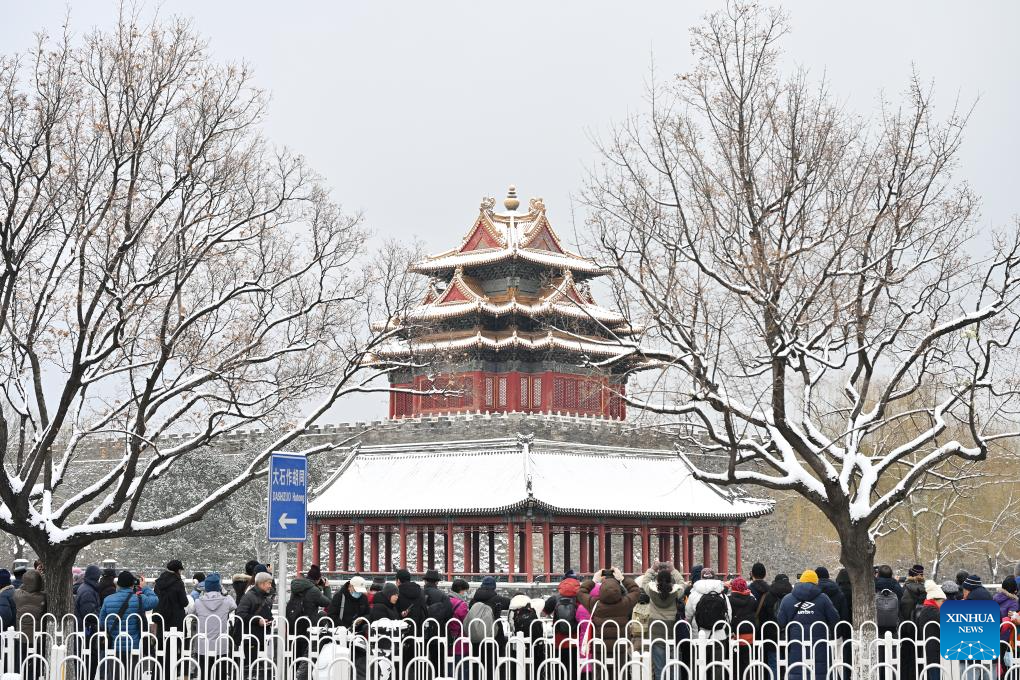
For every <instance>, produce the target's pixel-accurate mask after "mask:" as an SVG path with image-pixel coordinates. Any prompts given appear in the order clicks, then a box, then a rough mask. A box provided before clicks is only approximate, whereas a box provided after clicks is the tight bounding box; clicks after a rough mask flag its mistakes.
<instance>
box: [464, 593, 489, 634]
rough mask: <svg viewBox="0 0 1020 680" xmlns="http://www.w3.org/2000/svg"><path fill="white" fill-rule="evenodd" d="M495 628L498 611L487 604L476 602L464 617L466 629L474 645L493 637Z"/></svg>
mask: <svg viewBox="0 0 1020 680" xmlns="http://www.w3.org/2000/svg"><path fill="white" fill-rule="evenodd" d="M495 627H496V611H495V610H494V609H493V608H492V606H491V605H489V604H488V603H487V602H481V601H479V602H475V603H474V604H473V605H471V609H468V613H467V616H465V617H464V628H465V629H466V630H467V632H468V639H469V640H471V642H472V643H473V644H480V643H481V642H482V641H483V640H484V639H485V638H487V637H492V633H493V631H494V629H495Z"/></svg>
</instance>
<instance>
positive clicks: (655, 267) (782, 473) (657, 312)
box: [584, 4, 1020, 622]
mask: <svg viewBox="0 0 1020 680" xmlns="http://www.w3.org/2000/svg"><path fill="white" fill-rule="evenodd" d="M786 31H787V23H786V19H785V17H784V15H783V14H782V13H781V12H779V11H776V10H771V9H767V8H761V7H759V6H757V5H736V4H734V5H730V6H729V7H728V8H727V9H726V10H723V11H720V12H717V13H715V14H711V15H709V16H708V17H707V18H706V20H705V22H704V23H703V24H702V25H700V26H698V27H696V28H694V29H693V30H692V48H693V51H694V55H695V57H696V66H695V67H694V68H693V70H692V71H691V72H689V73H686V74H683V75H680V76H678V77H677V78H676V79H675V80H671V81H670V82H669V83H667V84H665V85H656V84H654V83H653V85H652V86H651V87H650V92H649V107H648V111H647V113H642V114H638V115H634V116H632V117H630V118H629V119H627V120H625V121H624V122H622V123H621V124H620V125H618V126H616V127H615V129H614V131H613V133H612V135H610V136H609V138H608V139H606V140H605V141H603V142H600V148H601V151H602V153H603V162H602V163H600V164H599V166H598V167H597V168H595V170H594V171H593V172H592V174H591V177H590V180H589V182H588V185H587V187H586V189H585V192H584V200H585V202H586V204H587V206H588V209H589V215H590V223H591V225H592V226H593V228H594V229H593V232H594V234H595V235H596V236H595V238H596V241H597V243H596V245H597V247H598V249H599V251H600V252H601V256H602V258H603V259H604V260H606V264H608V265H611V266H613V267H615V269H616V271H617V273H618V280H619V285H620V287H621V292H620V293H619V294H620V295H621V297H622V298H624V299H626V300H629V301H633V303H634V305H635V307H636V308H638V309H640V310H642V311H643V315H642V316H643V318H639V319H637V321H638V322H646V323H647V324H648V328H649V333H648V335H647V337H646V338H645V339H644V340H645V343H646V346H647V347H649V348H650V349H651V350H654V351H655V354H651V353H649V354H648V361H647V363H646V364H645V366H642V368H646V367H648V366H654V367H657V368H658V369H659V373H658V375H657V376H656V378H655V380H654V381H653V382H654V385H655V387H656V392H655V393H653V394H646V395H645V396H643V397H642V396H637V395H633V394H632V395H630V396H629V401H630V403H631V404H632V405H635V406H639V407H642V408H645V409H651V410H654V411H658V412H660V413H665V414H670V415H672V416H674V417H676V418H678V419H680V420H681V421H682V422H684V423H686V424H687V425H688V427H689V428H690V431H692V432H693V433H694V434H693V435H692V436H691V438H690V444H691V445H692V446H698V447H701V449H702V450H703V451H704V452H705V453H706V454H708V455H709V456H716V457H717V458H719V459H720V466H719V468H718V469H711V470H710V469H701V470H699V471H698V476H699V477H701V478H702V479H704V480H707V481H710V482H715V483H719V484H755V485H761V486H764V487H768V488H771V489H785V490H792V491H794V492H796V493H798V494H800V495H801V496H803V497H804V498H806V499H807V500H808V501H810V502H811V503H813V504H814V505H815V506H817V507H818V508H819V509H820V510H821V512H822V513H824V515H825V517H826V518H827V519H828V521H829V522H831V524H832V526H833V527H834V529H835V531H836V533H837V534H838V537H839V540H840V554H841V561H842V563H843V565H844V566H845V567H846V568H847V570H848V571H849V575H850V578H851V581H852V585H853V588H854V592H856V593H871V592H873V590H874V582H873V578H872V565H873V562H874V555H875V544H874V541H873V540H872V537H871V529H872V527H873V526H874V524H875V523H876V521H878V519H879V518H880V517H882V515H883V513H885V512H887V511H888V510H889V508H891V507H893V506H895V505H896V504H898V503H900V502H901V501H903V499H904V498H905V497H906V496H907V495H908V494H909V493H910V491H911V489H913V488H914V487H915V485H916V484H918V482H919V481H920V480H922V479H924V478H925V475H926V474H927V473H928V471H930V470H932V469H933V468H934V467H935V466H937V465H939V464H940V463H942V462H943V461H946V460H949V459H952V458H957V459H961V460H971V461H976V460H982V459H984V458H985V456H986V454H987V451H988V448H989V446H990V445H991V443H992V442H993V441H995V440H996V439H1001V438H1003V437H1011V436H1015V434H1016V433H1015V432H1010V431H1006V430H1004V429H1002V423H1003V422H1004V421H1006V420H1007V419H1008V416H1009V415H1011V410H1010V409H1012V408H1013V407H1014V406H1015V389H1014V388H1015V384H1016V383H1015V381H1014V380H1013V379H1012V376H1011V375H1010V374H1009V371H1010V370H1011V368H1012V367H1013V366H1014V364H1013V362H1012V345H1013V343H1014V340H1015V337H1016V332H1017V329H1018V325H1020V324H1018V317H1017V314H1016V304H1015V303H1016V298H1017V294H1018V290H1020V281H1018V274H1020V271H1018V268H1017V265H1018V259H1017V258H1018V254H1020V243H1018V240H1017V236H1016V231H1015V230H1013V231H1012V233H1010V234H1008V235H1005V236H993V235H990V234H975V231H974V228H973V221H974V217H975V212H976V199H975V197H974V196H973V195H972V193H971V192H970V190H969V189H968V188H967V186H966V184H965V183H963V182H961V181H959V180H957V179H956V178H955V177H954V174H953V173H954V170H955V166H956V163H957V156H958V152H959V149H960V144H961V139H962V137H961V135H962V133H963V129H964V126H965V124H966V122H967V114H966V112H961V111H959V110H956V109H953V110H951V111H949V113H948V115H947V117H945V118H943V119H940V118H939V117H938V116H936V114H935V113H934V111H933V102H932V96H931V92H930V89H928V88H926V87H924V86H923V85H922V84H921V83H920V82H919V80H918V79H917V78H916V77H915V78H914V79H913V80H912V81H911V82H910V84H909V88H908V90H907V92H906V93H905V96H904V99H903V101H902V103H899V104H893V103H890V102H883V104H882V106H881V109H880V111H879V112H878V113H877V115H876V116H875V117H874V118H873V119H871V120H864V119H861V118H860V117H858V116H856V115H854V114H851V113H849V112H847V111H846V110H845V109H844V108H843V107H842V106H841V105H840V104H838V103H837V102H835V101H834V100H833V98H832V96H831V95H830V94H829V93H828V91H827V89H826V86H825V84H824V83H821V84H819V83H812V81H811V79H810V78H809V77H808V74H807V73H806V72H805V71H803V70H798V71H795V72H793V74H792V75H790V76H785V75H783V74H782V73H781V71H780V68H779V64H778V59H779V49H778V44H779V41H780V39H781V38H782V36H783V35H784V34H785V33H786ZM971 249H977V250H980V251H981V254H980V256H977V257H974V258H971V257H970V256H969V255H968V253H969V252H970V250H971ZM918 393H923V394H924V395H925V396H924V399H923V400H922V402H921V403H911V402H910V400H914V399H915V398H916V394H918ZM904 403H909V404H910V406H909V408H901V404H904ZM905 423H906V424H907V425H908V426H909V427H908V429H909V430H910V436H909V437H906V438H903V436H902V435H903V432H904V424H905ZM951 426H952V427H951ZM959 431H963V432H964V434H965V436H964V437H963V438H959V437H956V436H955V435H956V434H957V433H958V432H959ZM854 618H855V620H856V621H858V622H860V621H864V620H869V619H873V618H874V600H873V598H872V597H870V596H862V597H855V598H854Z"/></svg>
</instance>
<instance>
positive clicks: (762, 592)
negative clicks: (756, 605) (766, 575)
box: [747, 578, 769, 602]
mask: <svg viewBox="0 0 1020 680" xmlns="http://www.w3.org/2000/svg"><path fill="white" fill-rule="evenodd" d="M747 589H748V590H750V591H751V594H752V595H754V599H755V600H757V601H758V602H761V601H762V599H763V598H764V597H765V596H766V595H768V594H769V582H768V581H766V580H765V579H763V578H753V579H751V580H750V581H748V582H747Z"/></svg>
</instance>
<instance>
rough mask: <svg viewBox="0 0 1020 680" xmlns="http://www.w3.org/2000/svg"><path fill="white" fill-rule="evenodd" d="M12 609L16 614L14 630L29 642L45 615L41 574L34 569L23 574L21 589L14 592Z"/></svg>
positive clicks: (44, 596) (44, 595) (44, 594)
mask: <svg viewBox="0 0 1020 680" xmlns="http://www.w3.org/2000/svg"><path fill="white" fill-rule="evenodd" d="M14 607H15V610H16V612H17V621H16V623H15V628H17V630H19V631H21V632H22V633H24V634H25V635H26V636H27V637H28V639H29V640H31V639H32V636H33V635H34V634H35V630H36V626H38V625H39V622H40V621H41V620H42V617H43V615H44V614H46V593H44V592H43V579H42V574H40V573H39V572H37V571H36V570H35V569H29V570H28V571H26V572H25V576H24V577H23V578H22V585H21V588H19V589H18V590H16V591H15V592H14Z"/></svg>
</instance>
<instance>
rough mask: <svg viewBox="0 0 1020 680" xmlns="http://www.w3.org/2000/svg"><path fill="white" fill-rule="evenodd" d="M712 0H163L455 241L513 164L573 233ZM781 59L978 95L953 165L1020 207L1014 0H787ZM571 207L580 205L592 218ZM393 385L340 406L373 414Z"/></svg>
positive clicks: (1003, 209) (77, 23)
mask: <svg viewBox="0 0 1020 680" xmlns="http://www.w3.org/2000/svg"><path fill="white" fill-rule="evenodd" d="M721 5H722V3H721V2H656V3H651V2H636V1H632V2H627V3H622V2H594V1H591V0H588V1H586V2H549V1H548V0H547V1H546V2H536V1H521V2H492V1H484V2H483V1H478V0H476V1H473V2H466V1H465V2H403V3H396V2H367V1H365V2H361V1H355V0H340V1H337V2H306V1H304V0H288V1H287V2H269V1H248V2H225V1H222V0H203V1H198V0H164V1H163V2H161V3H158V4H157V3H149V4H147V5H146V7H149V8H151V9H153V10H154V9H156V8H158V9H159V12H160V13H161V14H163V15H173V14H181V15H184V16H188V17H191V18H192V19H193V20H194V22H195V25H196V26H197V28H198V29H199V31H201V32H202V33H203V34H205V35H206V36H207V37H208V38H209V40H210V43H211V46H212V51H213V54H214V56H215V58H217V59H221V60H231V61H241V60H243V61H247V62H248V63H250V64H251V65H253V66H254V67H255V71H256V81H257V82H258V84H259V85H261V86H262V87H265V88H266V89H268V90H270V91H271V92H272V93H273V99H272V104H271V108H270V114H269V118H268V121H267V133H268V135H269V137H270V138H272V139H273V140H275V141H277V142H279V143H281V144H285V145H287V146H289V147H291V148H293V149H294V150H296V151H298V152H300V153H302V154H304V155H305V156H307V157H308V159H309V160H310V161H311V164H312V165H313V166H314V167H315V168H317V169H318V170H319V171H320V172H321V173H322V174H324V175H325V176H326V178H327V180H328V182H329V184H330V185H331V186H332V187H333V189H334V193H335V196H336V197H337V198H338V199H339V200H340V201H341V202H342V203H344V204H345V206H347V207H348V208H351V209H357V210H362V211H364V213H365V216H366V219H367V222H368V224H369V226H370V227H371V228H372V229H373V230H374V231H375V232H376V233H379V234H388V235H394V236H399V237H412V236H418V237H420V238H422V239H423V240H424V241H425V242H426V244H427V246H428V248H429V249H430V250H432V251H436V250H440V249H443V248H446V247H449V246H451V245H453V244H454V243H456V242H458V240H459V239H460V237H461V236H462V235H463V233H464V231H465V230H466V229H467V228H468V227H469V226H470V224H471V222H472V220H473V218H474V217H475V216H476V214H477V208H478V200H479V199H480V198H481V197H482V196H484V195H494V196H496V197H497V198H501V197H502V196H503V195H504V194H505V191H506V186H507V184H510V183H516V184H517V186H518V188H519V190H520V192H521V194H522V197H523V198H525V199H527V198H528V197H530V196H543V197H544V198H545V202H546V205H547V206H548V208H549V216H550V219H551V220H552V221H553V225H554V226H555V227H557V228H558V229H559V231H560V232H561V233H562V234H563V235H564V236H568V237H569V236H570V235H571V234H572V233H573V225H572V222H573V217H572V208H571V196H572V195H573V194H576V192H577V190H578V189H579V188H580V186H581V184H582V181H583V177H584V173H585V170H586V168H587V167H588V166H589V165H590V164H591V163H592V161H593V159H594V152H593V147H592V145H591V143H590V135H591V134H593V133H597V132H598V131H599V130H604V129H605V128H606V126H607V125H608V124H610V123H611V122H612V121H613V120H615V119H619V118H620V117H622V116H623V115H625V114H626V113H627V112H628V111H629V110H637V109H640V108H641V106H642V100H641V97H642V93H643V87H644V83H645V80H646V78H647V76H648V71H649V65H650V63H651V60H652V58H653V55H654V60H655V63H656V71H657V73H658V74H661V75H666V74H671V73H675V72H678V71H683V70H685V69H687V68H688V67H689V66H690V64H691V58H690V51H689V45H688V28H689V26H691V24H692V23H694V22H697V21H698V20H699V18H700V17H701V16H702V15H703V14H704V13H705V12H707V11H710V10H712V9H715V8H718V7H720V6H721ZM782 5H783V6H784V7H786V8H787V9H788V10H789V13H790V16H791V25H792V29H793V31H792V33H791V35H790V36H789V37H788V38H787V39H786V41H785V49H786V54H787V63H788V64H791V65H792V64H803V65H806V66H808V67H809V68H810V69H811V70H812V71H813V72H814V73H815V74H817V75H818V76H821V75H822V74H823V72H824V74H825V75H826V76H827V77H828V79H829V80H830V83H831V89H832V91H833V92H834V93H836V94H837V95H838V96H839V97H840V98H841V99H843V100H844V101H845V102H846V105H847V107H848V108H849V109H851V110H856V111H858V112H861V113H866V114H867V113H871V112H873V111H874V110H875V103H876V101H877V98H878V94H879V92H881V91H883V90H884V91H885V92H886V93H887V94H888V95H889V96H893V95H897V94H898V93H899V92H901V91H903V89H904V87H905V85H906V82H907V79H908V78H909V75H910V71H911V68H912V66H913V67H916V68H917V69H918V71H919V72H920V73H921V74H922V75H923V76H924V77H925V78H926V79H929V78H930V79H933V80H934V81H935V83H936V88H937V93H938V101H941V102H944V103H946V104H947V105H948V104H949V103H951V102H952V100H954V99H955V98H956V97H957V96H958V95H959V96H960V97H961V98H962V99H963V100H965V101H968V102H969V101H973V100H975V99H976V100H977V108H976V110H975V112H974V115H973V118H972V120H971V125H970V130H969V133H968V135H967V141H966V144H965V147H964V152H963V166H964V167H963V170H962V174H963V176H965V177H966V178H967V179H968V181H969V182H970V183H971V184H972V186H973V188H974V189H975V190H976V191H977V193H978V194H980V195H981V196H983V211H982V217H981V225H982V226H985V227H988V226H1003V225H1005V224H1007V222H1008V220H1010V219H1011V218H1012V216H1013V215H1014V214H1016V213H1017V212H1020V197H1018V194H1020V131H1018V122H1017V121H1018V116H1017V112H1018V108H1020V107H1018V104H1020V76H1018V75H1017V70H1018V67H1020V40H1017V36H1016V33H1017V28H1018V27H1020V3H1016V2H1001V3H967V5H966V6H964V5H961V4H960V3H950V2H894V1H890V0H884V1H883V2H874V1H871V0H859V1H858V2H853V3H829V2H817V1H816V2H808V1H798V2H785V3H782ZM67 7H70V12H71V24H72V29H73V30H74V31H75V32H78V33H81V32H84V31H86V30H88V29H91V28H92V27H95V26H109V25H110V24H111V23H112V22H113V20H114V18H115V15H116V3H115V2H113V1H112V0H70V1H69V2H65V1H64V0H34V1H33V2H23V1H16V0H6V2H2V3H0V46H2V47H0V49H2V50H3V51H4V52H8V53H9V52H11V51H14V50H20V49H23V48H25V47H27V46H28V45H29V44H30V43H31V41H32V35H33V33H34V32H36V31H38V30H41V29H47V30H50V31H58V30H59V29H60V26H61V24H62V23H63V17H64V12H65V8H67ZM582 217H583V216H582V215H581V214H578V215H577V222H578V224H581V223H583V220H582ZM384 403H385V399H383V398H371V399H364V400H361V401H358V402H356V403H353V404H349V405H346V406H345V407H344V409H343V411H342V412H341V414H340V416H338V417H336V418H331V419H335V420H351V419H375V418H379V417H384V416H385V414H386V410H385V406H384V405H383V404H384Z"/></svg>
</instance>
